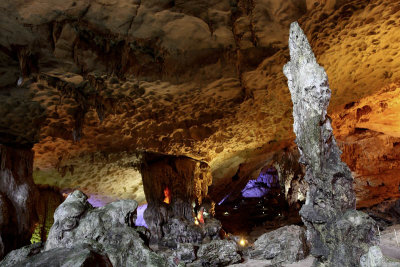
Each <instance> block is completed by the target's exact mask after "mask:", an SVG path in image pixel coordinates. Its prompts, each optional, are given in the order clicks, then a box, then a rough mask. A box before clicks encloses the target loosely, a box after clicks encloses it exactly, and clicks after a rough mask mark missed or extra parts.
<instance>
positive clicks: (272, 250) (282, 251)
mask: <svg viewBox="0 0 400 267" xmlns="http://www.w3.org/2000/svg"><path fill="white" fill-rule="evenodd" d="M308 251H309V249H308V246H307V241H306V233H305V230H304V228H302V227H300V226H295V225H290V226H284V227H281V228H279V229H277V230H274V231H272V232H269V233H265V234H263V235H262V236H260V237H259V238H258V239H257V240H256V242H254V248H253V250H252V251H250V257H251V258H252V259H257V260H263V259H266V260H270V259H272V262H273V263H293V262H295V261H299V260H302V259H304V258H305V257H307V255H308Z"/></svg>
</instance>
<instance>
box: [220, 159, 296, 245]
mask: <svg viewBox="0 0 400 267" xmlns="http://www.w3.org/2000/svg"><path fill="white" fill-rule="evenodd" d="M218 204H219V205H217V206H216V209H215V212H216V214H215V217H216V218H217V219H218V220H220V221H221V223H222V227H223V229H224V230H225V231H226V232H228V233H232V234H234V235H237V236H247V237H249V238H250V239H251V238H252V236H254V238H256V237H257V236H258V235H259V234H260V233H259V231H270V230H274V229H277V228H279V227H281V226H284V225H288V224H297V225H302V222H301V219H300V216H299V213H298V211H299V209H300V207H301V204H302V203H301V202H300V201H298V202H296V203H291V204H289V202H288V200H287V198H286V196H285V186H284V183H281V182H280V176H279V175H278V170H277V169H275V168H274V167H273V166H272V165H266V166H264V167H263V168H262V169H261V170H260V172H259V175H258V177H257V178H256V179H250V180H248V182H247V183H246V185H245V186H244V187H243V188H242V189H241V190H240V192H228V193H227V195H226V196H225V197H224V198H223V199H222V200H221V201H220V202H219V203H218Z"/></svg>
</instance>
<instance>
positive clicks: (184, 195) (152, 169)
mask: <svg viewBox="0 0 400 267" xmlns="http://www.w3.org/2000/svg"><path fill="white" fill-rule="evenodd" d="M140 171H141V174H142V177H143V188H144V192H145V195H146V200H147V208H146V210H145V212H144V219H145V221H146V224H147V226H148V227H149V230H150V232H151V233H152V238H154V239H158V240H159V239H161V238H162V237H163V236H164V235H165V234H172V236H175V237H177V238H184V239H186V237H187V241H184V240H177V242H198V241H200V239H201V238H202V237H201V234H200V232H199V231H195V232H199V233H198V234H199V237H195V236H194V235H192V234H189V233H185V232H184V230H185V229H188V228H187V227H189V226H190V225H192V227H193V226H194V224H193V223H194V213H193V207H192V203H197V204H201V203H202V200H203V198H204V197H205V196H206V195H207V193H208V186H209V185H211V182H212V176H211V172H210V168H209V166H208V165H207V164H206V163H204V162H201V161H197V160H194V159H192V158H189V157H182V156H181V157H179V156H170V155H163V154H156V153H145V154H144V155H143V158H142V163H141V165H140ZM167 188H168V190H169V191H168V194H169V202H170V203H165V202H164V200H165V198H166V196H165V190H167ZM173 218H176V222H175V223H170V225H167V224H168V223H169V221H170V220H172V219H173ZM182 219H184V220H185V221H186V222H183V221H181V220H182ZM189 228H190V227H189ZM194 230H195V229H194ZM192 232H193V231H192ZM180 236H182V237H180ZM192 237H193V239H192Z"/></svg>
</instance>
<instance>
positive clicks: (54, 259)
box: [6, 244, 114, 267]
mask: <svg viewBox="0 0 400 267" xmlns="http://www.w3.org/2000/svg"><path fill="white" fill-rule="evenodd" d="M6 266H7V265H6ZM10 266H13V267H24V266H29V267H41V266H60V267H90V266H104V267H113V266H114V265H112V264H111V262H110V260H109V259H108V258H107V256H104V255H102V254H101V253H99V252H97V251H96V250H94V249H93V248H91V247H90V246H88V245H83V244H81V245H78V246H74V247H72V248H55V249H52V250H49V251H45V252H43V253H39V254H36V255H34V256H30V257H28V258H27V259H25V260H24V261H21V262H18V263H17V264H15V265H10Z"/></svg>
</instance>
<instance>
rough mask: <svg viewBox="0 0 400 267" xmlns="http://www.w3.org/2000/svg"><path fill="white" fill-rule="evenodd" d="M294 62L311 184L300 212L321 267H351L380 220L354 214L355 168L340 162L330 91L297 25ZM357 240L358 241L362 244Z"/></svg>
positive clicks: (291, 80)
mask: <svg viewBox="0 0 400 267" xmlns="http://www.w3.org/2000/svg"><path fill="white" fill-rule="evenodd" d="M289 49H290V62H288V63H287V64H286V65H285V67H284V74H285V75H286V77H287V78H288V85H289V90H290V93H291V96H292V102H293V117H294V124H293V129H294V132H295V134H296V143H297V145H298V148H299V152H300V162H301V163H302V164H304V165H305V166H306V174H305V180H306V182H307V183H308V184H309V191H308V192H307V197H306V203H305V205H303V207H302V209H301V211H300V214H301V216H302V219H303V221H304V223H305V224H306V226H307V237H308V239H309V240H310V242H311V245H312V250H311V253H312V254H313V256H315V257H316V258H317V260H318V264H320V265H321V266H352V265H356V264H359V259H360V257H361V255H362V254H364V253H365V252H366V251H367V250H368V248H369V246H370V245H371V244H373V243H374V241H376V236H375V222H374V221H373V220H372V219H371V218H369V217H368V215H366V214H363V213H362V212H357V211H355V204H356V202H355V201H356V199H355V192H354V189H353V177H352V175H351V172H350V169H349V168H348V167H347V165H346V164H345V163H343V162H342V161H341V158H340V154H341V151H340V150H339V148H338V146H337V144H336V140H335V137H334V136H333V130H332V126H331V123H330V118H329V117H328V116H327V109H328V105H329V100H330V98H331V90H330V89H329V85H328V78H327V75H326V73H325V71H324V69H323V68H322V67H321V66H319V65H318V63H317V61H316V59H315V56H314V54H313V52H312V49H311V47H310V44H309V43H308V40H307V37H306V36H305V34H304V33H303V31H302V30H301V28H300V26H299V24H298V23H297V22H295V23H292V25H291V27H290V36H289ZM357 241H358V242H357Z"/></svg>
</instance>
